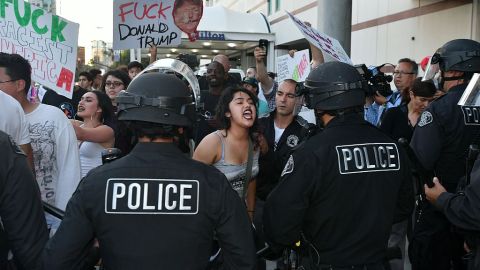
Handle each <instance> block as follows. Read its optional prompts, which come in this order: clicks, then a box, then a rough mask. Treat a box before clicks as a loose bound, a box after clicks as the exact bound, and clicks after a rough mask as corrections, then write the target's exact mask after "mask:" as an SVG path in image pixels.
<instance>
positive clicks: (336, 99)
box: [304, 62, 367, 111]
mask: <svg viewBox="0 0 480 270" xmlns="http://www.w3.org/2000/svg"><path fill="white" fill-rule="evenodd" d="M304 86H305V89H304V92H305V103H306V105H307V107H308V108H309V109H319V110H322V111H335V110H340V109H346V108H352V107H357V106H361V105H363V104H364V103H365V91H366V89H367V82H366V81H365V80H364V79H363V77H362V76H361V75H360V73H358V71H357V70H356V69H355V68H354V67H353V66H351V65H348V64H345V63H342V62H327V63H324V64H321V65H319V66H318V67H317V68H315V69H313V70H312V71H311V72H310V74H309V75H308V77H307V79H306V80H305V84H304Z"/></svg>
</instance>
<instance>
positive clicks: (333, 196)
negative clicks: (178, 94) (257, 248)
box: [264, 62, 413, 269]
mask: <svg viewBox="0 0 480 270" xmlns="http://www.w3.org/2000/svg"><path fill="white" fill-rule="evenodd" d="M305 86H306V89H307V94H306V96H305V98H306V101H307V106H308V107H309V108H311V109H315V110H316V116H317V123H323V124H325V129H324V131H323V132H322V133H320V134H317V135H315V136H314V137H312V138H311V139H310V140H309V141H307V142H306V143H305V144H304V146H303V147H301V148H300V149H299V150H298V152H295V153H294V154H293V155H292V156H291V157H290V159H289V161H288V162H287V165H286V166H285V168H284V170H283V172H282V179H281V180H280V183H279V185H278V186H277V188H276V189H274V190H273V191H272V193H271V194H270V196H269V197H268V198H267V202H266V205H265V214H264V226H265V229H264V231H265V234H266V236H267V239H268V240H269V242H270V243H272V244H273V245H280V246H288V245H292V244H293V243H295V242H296V241H297V240H301V250H300V253H301V254H302V256H303V260H302V265H303V266H304V267H306V269H322V267H326V268H325V269H337V268H339V267H352V266H354V267H366V268H361V269H383V268H382V267H383V266H382V263H383V262H382V261H383V260H384V259H385V256H386V254H385V253H386V247H387V241H388V237H389V233H390V229H391V225H392V222H396V221H400V220H402V219H405V218H407V217H408V216H409V214H410V213H411V210H412V208H413V193H412V187H411V173H410V170H409V166H408V163H407V162H406V160H405V157H404V154H403V152H402V149H400V147H399V146H397V144H396V143H395V142H393V141H392V140H391V139H389V138H388V137H387V136H386V135H384V134H383V133H381V131H379V130H378V129H377V128H375V127H373V126H371V125H370V124H368V123H367V122H365V121H364V120H363V115H362V109H363V103H364V97H365V93H364V87H365V82H364V81H363V80H362V77H361V76H360V74H359V73H358V72H357V71H356V70H355V68H354V67H352V66H350V65H347V64H344V63H339V62H330V63H325V64H323V65H320V66H319V67H318V68H316V69H314V70H313V71H312V72H311V73H310V75H309V77H308V78H307V81H306V82H305ZM302 234H303V235H304V236H302ZM318 267H319V268H318ZM329 267H331V268H329ZM348 269H350V268H348ZM354 269H356V268H354ZM359 269H360V268H359Z"/></svg>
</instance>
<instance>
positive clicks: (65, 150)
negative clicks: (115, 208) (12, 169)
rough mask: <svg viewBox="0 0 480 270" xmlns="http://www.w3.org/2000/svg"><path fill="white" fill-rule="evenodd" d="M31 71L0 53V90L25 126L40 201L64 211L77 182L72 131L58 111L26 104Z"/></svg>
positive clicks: (16, 58)
mask: <svg viewBox="0 0 480 270" xmlns="http://www.w3.org/2000/svg"><path fill="white" fill-rule="evenodd" d="M30 84H31V67H30V64H29V63H28V61H27V60H26V59H24V58H23V57H21V56H20V55H18V54H6V53H0V89H1V90H2V91H3V92H5V93H7V94H8V95H10V96H12V97H13V98H14V99H16V100H17V101H18V102H19V103H20V105H21V106H22V108H23V111H24V113H25V117H26V119H27V121H28V123H29V133H30V139H31V144H32V149H33V158H34V166H35V173H36V179H37V183H38V185H39V187H40V192H41V195H42V200H43V201H46V202H48V203H50V204H52V205H54V206H56V207H57V208H60V209H62V210H65V207H66V205H67V202H68V200H69V199H70V197H71V196H72V194H73V192H74V191H75V189H76V188H77V185H78V183H79V181H80V159H79V155H78V147H77V138H76V135H75V131H74V130H73V127H72V125H71V123H70V121H69V120H68V118H67V117H66V116H65V115H64V114H63V112H62V111H61V110H59V109H58V108H56V107H53V106H50V105H45V104H34V103H30V102H29V100H28V99H27V93H28V89H29V86H30Z"/></svg>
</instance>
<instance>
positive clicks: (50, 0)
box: [27, 0, 57, 14]
mask: <svg viewBox="0 0 480 270" xmlns="http://www.w3.org/2000/svg"><path fill="white" fill-rule="evenodd" d="M27 2H29V3H30V4H32V5H34V6H37V7H39V8H42V9H44V10H46V11H48V12H49V13H53V14H57V5H56V1H55V0H27Z"/></svg>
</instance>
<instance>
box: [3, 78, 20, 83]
mask: <svg viewBox="0 0 480 270" xmlns="http://www.w3.org/2000/svg"><path fill="white" fill-rule="evenodd" d="M18 80H19V79H12V80H7V81H3V82H2V81H0V83H7V82H15V81H18Z"/></svg>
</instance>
